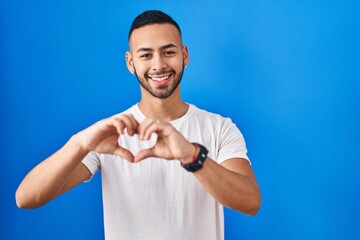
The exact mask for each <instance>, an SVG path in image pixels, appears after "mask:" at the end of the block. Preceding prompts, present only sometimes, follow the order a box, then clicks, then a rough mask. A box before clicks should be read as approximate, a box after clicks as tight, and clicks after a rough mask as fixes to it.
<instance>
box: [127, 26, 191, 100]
mask: <svg viewBox="0 0 360 240" xmlns="http://www.w3.org/2000/svg"><path fill="white" fill-rule="evenodd" d="M129 44H130V51H129V52H127V53H126V64H127V67H128V69H129V71H130V72H132V73H133V74H135V76H136V77H137V79H138V81H139V83H140V85H141V92H142V94H143V96H144V94H151V95H152V96H154V97H156V98H162V99H164V98H168V97H169V96H171V95H172V94H173V93H174V91H180V90H179V84H180V81H181V78H182V75H183V70H184V66H186V65H187V64H188V61H189V59H188V50H187V47H186V46H183V45H182V43H181V35H180V33H179V31H178V30H177V29H176V27H175V26H173V25H172V24H169V23H162V24H151V25H146V26H144V27H141V28H138V29H135V30H134V31H133V32H132V34H131V37H130V40H129Z"/></svg>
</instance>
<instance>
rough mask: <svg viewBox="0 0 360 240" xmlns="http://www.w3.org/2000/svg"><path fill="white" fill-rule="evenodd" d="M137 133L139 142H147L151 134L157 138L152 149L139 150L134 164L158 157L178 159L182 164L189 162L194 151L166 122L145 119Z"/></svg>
mask: <svg viewBox="0 0 360 240" xmlns="http://www.w3.org/2000/svg"><path fill="white" fill-rule="evenodd" d="M137 133H138V134H139V138H140V140H149V139H150V137H151V134H152V133H156V134H157V135H158V138H157V141H156V144H155V146H154V147H152V148H149V149H144V150H141V151H140V152H138V154H136V156H135V159H134V161H135V162H139V161H141V160H143V159H145V158H148V157H158V158H165V159H169V160H171V159H178V160H180V161H181V162H182V163H183V164H184V163H188V162H191V160H192V156H193V155H194V152H195V150H196V148H195V146H194V145H193V144H191V143H190V142H189V141H187V140H186V139H185V138H184V137H183V136H182V135H181V134H180V133H179V132H178V131H177V130H176V129H175V128H174V127H173V126H172V125H171V124H170V123H168V122H164V121H160V120H155V119H146V120H144V122H142V123H141V124H140V125H139V127H138V131H137Z"/></svg>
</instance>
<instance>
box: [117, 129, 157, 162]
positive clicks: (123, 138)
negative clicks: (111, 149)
mask: <svg viewBox="0 0 360 240" xmlns="http://www.w3.org/2000/svg"><path fill="white" fill-rule="evenodd" d="M156 141H157V134H156V133H152V134H151V137H150V139H149V140H140V139H139V135H138V134H134V136H130V135H128V134H127V133H124V134H121V135H120V136H119V139H118V145H119V146H120V147H122V148H124V149H127V150H129V151H130V152H131V153H132V154H133V155H134V156H135V155H136V154H137V153H138V152H139V151H141V150H144V149H148V148H152V147H154V146H155V144H156Z"/></svg>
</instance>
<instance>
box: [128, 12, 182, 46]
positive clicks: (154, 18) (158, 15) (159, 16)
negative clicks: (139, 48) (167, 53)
mask: <svg viewBox="0 0 360 240" xmlns="http://www.w3.org/2000/svg"><path fill="white" fill-rule="evenodd" d="M156 23H169V24H171V25H174V26H175V27H176V29H177V30H179V33H180V36H181V30H180V27H179V25H178V24H177V23H176V22H175V20H174V19H172V18H171V17H170V16H169V15H167V14H166V13H164V12H161V11H158V10H149V11H145V12H143V13H141V14H140V15H139V16H137V17H136V18H135V19H134V21H133V22H132V24H131V28H130V30H129V35H128V40H130V36H131V34H132V32H133V31H134V30H135V29H138V28H141V27H144V26H146V25H151V24H156Z"/></svg>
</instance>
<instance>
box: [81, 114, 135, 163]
mask: <svg viewBox="0 0 360 240" xmlns="http://www.w3.org/2000/svg"><path fill="white" fill-rule="evenodd" d="M138 126H139V123H138V122H137V121H136V120H135V118H134V117H133V116H132V115H126V114H117V115H114V116H112V117H109V118H106V119H103V120H101V121H99V122H97V123H95V124H93V125H91V126H90V127H88V128H86V129H85V130H83V131H81V132H79V133H78V134H76V138H77V140H78V143H79V145H80V146H81V148H82V149H84V150H85V151H88V152H89V151H95V152H98V153H105V154H114V155H118V156H120V157H122V158H124V159H127V160H129V161H130V162H133V161H134V155H133V154H132V153H131V152H130V151H129V150H127V149H124V148H122V147H120V146H119V145H118V139H119V135H121V134H124V130H125V128H126V131H127V134H128V135H130V136H133V135H134V134H135V133H136V132H137V129H138Z"/></svg>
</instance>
